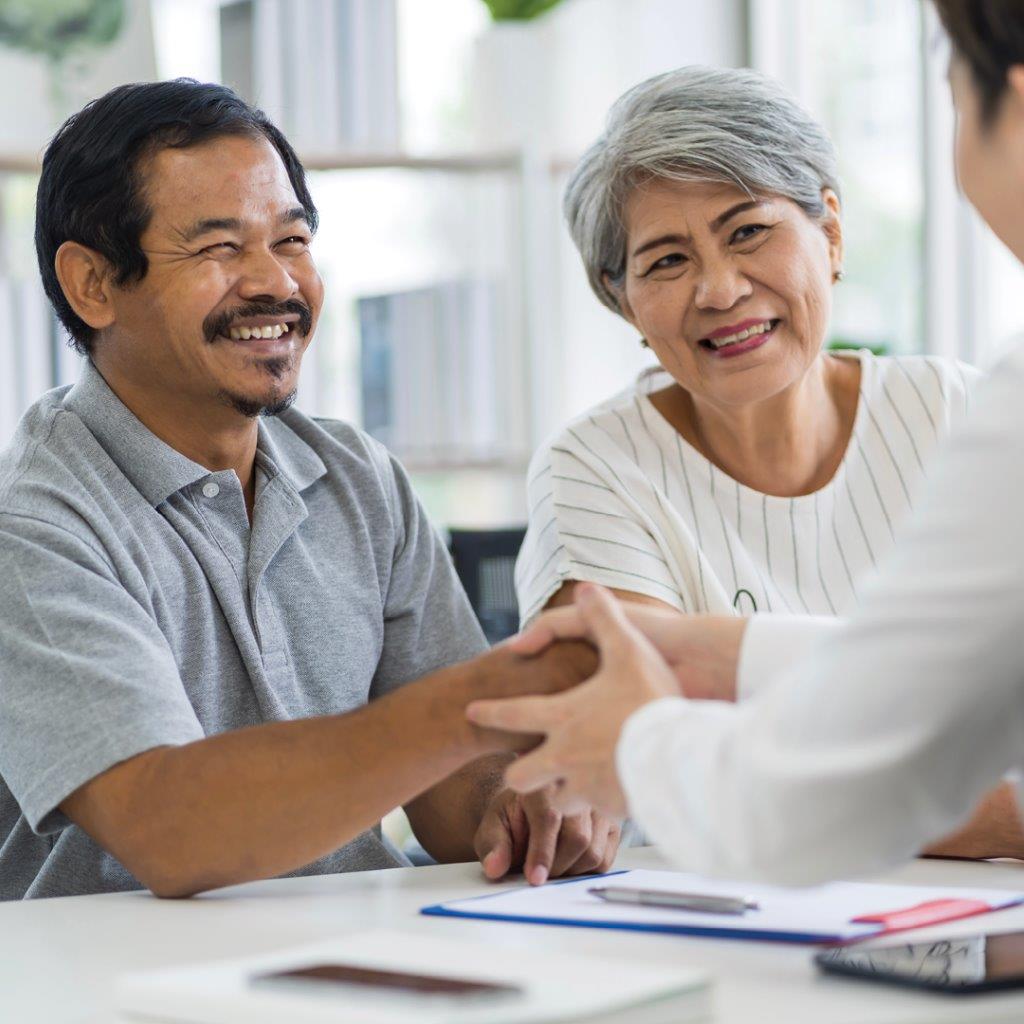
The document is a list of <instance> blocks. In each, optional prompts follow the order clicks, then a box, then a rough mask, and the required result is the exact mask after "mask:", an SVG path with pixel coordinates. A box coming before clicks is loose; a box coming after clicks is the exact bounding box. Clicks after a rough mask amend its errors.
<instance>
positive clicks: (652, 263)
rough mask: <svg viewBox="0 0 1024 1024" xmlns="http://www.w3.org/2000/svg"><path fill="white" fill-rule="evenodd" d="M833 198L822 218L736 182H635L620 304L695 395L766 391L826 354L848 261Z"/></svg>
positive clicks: (743, 397)
mask: <svg viewBox="0 0 1024 1024" xmlns="http://www.w3.org/2000/svg"><path fill="white" fill-rule="evenodd" d="M824 196H825V201H826V204H827V209H828V215H827V217H826V218H825V220H824V221H823V222H817V221H814V220H812V219H811V218H809V217H808V216H807V215H806V214H805V213H804V212H803V210H801V209H800V207H799V206H797V205H796V204H795V203H794V202H792V201H791V200H789V199H783V198H781V197H765V198H762V199H758V200H751V199H750V197H749V196H748V195H747V194H746V193H745V192H743V191H741V190H740V189H739V188H737V187H736V186H733V185H722V184H718V183H687V182H674V181H652V182H650V183H648V184H646V185H643V186H638V187H637V188H635V189H634V190H633V192H632V194H631V195H630V197H629V199H628V200H627V202H626V204H625V210H624V216H625V225H626V233H627V259H626V274H625V279H624V281H623V282H622V286H621V288H619V289H618V295H619V299H620V306H621V308H622V310H623V315H624V316H625V317H626V319H627V320H628V321H629V322H630V323H631V324H632V325H633V326H634V327H635V328H636V329H637V330H638V331H639V332H640V333H641V334H642V335H643V337H644V338H646V339H647V343H648V344H649V345H650V346H651V348H652V349H653V350H654V352H655V354H656V355H657V357H658V359H659V361H660V362H661V365H662V366H663V367H664V368H665V369H666V370H667V371H668V372H669V373H670V374H671V375H672V377H674V378H675V380H676V382H677V383H678V384H679V385H680V386H681V387H683V388H685V389H686V390H687V391H689V392H690V393H691V394H692V395H693V396H694V397H695V398H704V399H705V400H707V401H711V402H714V403H715V404H719V405H746V404H749V403H752V402H758V401H763V400H764V399H767V398H770V397H771V396H772V395H775V394H778V393H779V392H781V391H783V390H784V389H786V388H787V387H789V386H791V385H792V384H794V383H796V382H797V381H798V380H799V379H800V378H801V377H802V376H803V375H804V374H805V373H806V372H807V369H808V368H809V367H810V365H811V364H812V363H813V362H814V360H815V358H816V357H817V356H818V354H819V352H820V351H821V346H822V342H823V341H824V338H825V330H826V327H827V324H828V319H829V313H830V311H831V291H832V280H833V276H834V274H835V272H836V271H837V270H839V268H840V264H841V259H842V233H841V229H840V225H839V216H838V215H839V201H838V199H837V198H836V196H835V195H834V194H833V193H832V192H830V191H827V190H826V192H825V193H824ZM751 330H752V331H753V332H754V333H753V334H750V335H749V336H747V337H741V338H737V335H743V334H744V332H746V331H751Z"/></svg>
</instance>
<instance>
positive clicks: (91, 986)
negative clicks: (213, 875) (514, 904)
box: [0, 849, 1024, 1024]
mask: <svg viewBox="0 0 1024 1024" xmlns="http://www.w3.org/2000/svg"><path fill="white" fill-rule="evenodd" d="M618 866H620V867H652V866H660V862H659V860H658V858H657V855H656V854H655V852H654V851H653V850H650V849H639V850H636V849H634V850H627V851H624V852H623V854H622V855H621V856H620V858H619V862H618ZM879 880H880V881H892V882H901V883H908V884H925V885H929V884H932V885H964V886H992V887H994V888H1006V889H1024V865H1019V864H979V863H969V862H957V861H938V860H931V861H916V862H914V863H913V864H910V865H907V866H906V867H905V868H903V869H902V870H900V871H897V872H894V873H892V874H890V875H886V876H884V878H881V879H879ZM488 890H491V891H493V886H488V885H487V884H486V883H485V882H483V881H482V878H481V875H480V872H479V869H478V867H477V866H476V865H469V864H453V865H446V866H441V867H432V868H407V869H401V870H393V871H373V872H364V873H359V874H350V875H330V876H326V877H319V878H290V879H279V880H274V881H269V882H255V883H252V884H250V885H241V886H236V887H234V888H231V889H222V890H220V891H218V892H216V893H211V894H207V895H205V896H200V897H196V898H193V899H190V900H181V901H166V900H157V899H155V898H153V897H152V896H149V895H146V894H143V893H119V894H110V895H103V896H75V897H68V898H65V899H53V900H38V901H32V902H27V903H2V904H0V1021H2V1022H4V1024H7V1022H11V1024H15V1022H17V1024H22V1022H26V1024H28V1022H31V1024H49V1022H51V1021H52V1022H60V1024H85V1022H89V1024H112V1022H114V1021H118V1020H119V1019H120V1018H118V1017H117V1016H116V1014H115V1013H114V1010H113V1006H112V998H111V993H112V985H113V979H114V977H115V976H116V975H117V974H118V973H119V972H121V971H124V970H127V969H138V968H151V967H158V966H161V965H169V964H183V963H192V962H196V961H203V960H207V959H215V958H222V957H228V956H232V955H237V954H239V953H257V952H267V951H271V950H276V949H279V948H282V947H286V946H289V945H295V944H299V943H305V942H310V941H314V940H317V939H322V938H328V937H332V936H336V935H338V934H339V933H342V932H344V931H347V930H350V929H359V928H366V927H368V926H374V925H385V926H387V927H399V928H402V929H407V930H412V931H416V932H420V933H423V934H424V935H425V936H429V935H432V934H437V935H441V934H443V935H452V936H458V937H463V938H469V939H472V940H474V941H476V942H478V943H480V944H481V945H488V946H492V947H493V948H494V950H495V955H496V956H500V951H501V949H502V948H514V947H522V948H530V949H551V950H573V951H576V952H580V951H583V952H593V953H595V954H600V955H604V956H608V955H613V956H622V957H630V958H635V959H637V960H638V961H642V962H646V963H655V962H660V963H667V964H677V963H681V962H682V963H687V964H695V965H698V966H701V967H705V968H707V969H708V970H709V971H710V972H711V973H712V975H713V976H714V977H715V993H714V997H713V1003H714V1016H713V1018H712V1019H713V1020H714V1021H715V1022H717V1024H775V1022H785V1024H942V1022H947V1021H964V1022H966V1021H970V1022H972V1024H973V1022H975V1021H1005V1022H1011V1021H1012V1022H1020V1021H1024V990H1022V991H1021V992H1020V993H1019V994H1010V995H988V996H975V997H968V998H962V997H961V998H950V997H944V996H940V995H933V994H930V993H916V992H913V991H905V990H901V989H893V988H888V987H885V986H881V985H871V984H867V983H864V982H858V981H848V980H844V979H838V978H825V977H820V976H818V974H817V973H816V972H815V970H814V968H812V966H811V963H810V958H811V952H812V949H811V948H810V947H806V946H787V945H782V944H769V943H755V942H736V941H726V940H721V939H704V938H683V937H679V936H662V935H638V934H624V933H616V932H609V931H592V930H587V929H574V928H556V927H550V926H540V925H536V926H535V925H520V924H502V923H499V922H488V921H463V920H453V919H439V918H426V917H422V916H420V915H419V914H418V913H417V912H418V910H419V908H420V907H422V906H424V905H426V904H428V903H437V902H441V901H444V900H448V899H455V898H458V897H460V896H470V895H475V894H477V893H481V892H486V891H488ZM979 924H981V925H982V926H983V927H984V928H985V930H987V931H990V932H995V931H1011V930H1015V929H1024V907H1019V908H1013V909H1011V910H1006V911H1002V912H1000V913H999V914H995V915H992V916H991V917H987V918H979V919H977V920H976V921H975V922H973V923H972V922H970V921H964V922H959V923H958V924H957V925H956V926H950V925H947V926H946V928H945V929H944V930H943V931H942V932H941V934H950V932H951V931H952V929H953V928H954V927H956V928H957V930H958V931H959V932H960V933H961V934H967V933H969V932H970V931H972V930H975V929H976V928H977V927H978V925H979ZM916 934H918V935H922V936H924V935H926V934H929V933H926V932H924V931H921V932H918V933H916ZM932 934H939V932H938V930H935V931H934V932H933V933H932Z"/></svg>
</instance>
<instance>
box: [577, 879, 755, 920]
mask: <svg viewBox="0 0 1024 1024" xmlns="http://www.w3.org/2000/svg"><path fill="white" fill-rule="evenodd" d="M587 892H588V893H590V894H591V895H592V896H596V897H597V898H598V899H602V900H605V901H606V902H607V903H632V904H634V905H636V906H642V907H672V908H673V909H674V910H692V911H694V912H695V913H698V914H745V913H746V912H747V911H748V910H759V909H760V906H759V904H758V903H757V902H756V901H755V900H750V899H745V898H744V897H742V896H709V895H707V894H705V893H699V892H666V891H663V890H661V889H630V888H628V887H626V886H598V887H597V888H592V889H588V890H587Z"/></svg>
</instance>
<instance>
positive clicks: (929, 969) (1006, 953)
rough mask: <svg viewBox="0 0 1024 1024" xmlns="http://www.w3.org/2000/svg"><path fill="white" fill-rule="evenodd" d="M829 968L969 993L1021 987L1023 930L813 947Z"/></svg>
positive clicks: (889, 981) (847, 974)
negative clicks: (826, 948) (908, 940)
mask: <svg viewBox="0 0 1024 1024" xmlns="http://www.w3.org/2000/svg"><path fill="white" fill-rule="evenodd" d="M814 962H815V964H817V966H818V967H819V968H820V969H821V970H822V971H825V972H826V973H828V974H842V975H844V976H845V977H850V978H862V979H864V980H867V981H881V982H885V983H887V984H891V985H909V986H911V987H913V988H921V989H927V990H928V991H930V992H945V993H947V994H949V995H970V994H971V993H974V992H995V991H997V990H1000V989H1011V988H1022V987H1024V932H1006V933H1004V934H1002V935H969V936H967V937H965V938H956V939H935V940H932V941H930V942H906V941H904V942H900V943H895V942H894V943H886V944H881V943H880V944H879V945H877V946H876V945H871V946H863V945H854V946H843V947H840V948H836V949H829V950H826V951H824V952H822V953H818V954H817V955H816V956H815V957H814Z"/></svg>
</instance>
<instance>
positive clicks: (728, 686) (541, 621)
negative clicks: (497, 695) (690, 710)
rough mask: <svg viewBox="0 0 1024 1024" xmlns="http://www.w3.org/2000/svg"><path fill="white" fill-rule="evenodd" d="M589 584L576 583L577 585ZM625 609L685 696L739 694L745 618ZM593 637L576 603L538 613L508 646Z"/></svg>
mask: <svg viewBox="0 0 1024 1024" xmlns="http://www.w3.org/2000/svg"><path fill="white" fill-rule="evenodd" d="M586 586H587V584H582V583H578V584H576V587H577V590H579V589H580V588H585V587H586ZM622 614H623V615H624V616H625V617H626V619H628V620H629V622H630V623H632V625H633V626H634V627H636V629H637V630H638V631H639V632H640V633H642V634H643V635H644V636H645V637H646V638H647V639H648V640H649V641H650V642H651V643H652V644H653V645H654V647H655V649H656V650H657V651H658V653H659V654H660V655H661V656H662V658H664V660H665V661H666V662H667V663H668V665H669V667H670V668H671V669H672V671H673V672H674V673H675V676H676V679H677V680H678V685H679V690H680V691H681V692H682V694H683V695H684V696H686V697H692V698H694V699H702V700H729V701H733V700H735V699H736V669H737V665H738V663H739V654H740V646H741V644H742V642H743V634H744V632H745V631H746V628H747V620H746V619H744V618H735V617H732V616H726V615H684V614H683V613H682V612H677V611H674V610H672V609H669V608H658V607H652V606H651V605H645V604H636V603H633V602H624V603H623V604H622ZM588 636H590V633H589V627H588V624H587V620H586V618H585V616H584V614H583V611H582V609H581V608H580V607H579V606H578V605H577V604H571V605H565V606H563V607H561V608H555V609H553V610H552V611H549V612H545V613H544V614H543V615H541V616H539V617H538V618H537V619H536V621H535V622H534V623H533V625H532V626H530V627H529V629H527V630H525V631H524V632H522V633H520V634H519V636H516V637H513V638H512V639H511V640H509V641H508V642H507V643H506V644H505V645H504V646H505V647H507V648H508V649H509V650H510V651H515V652H516V653H517V654H523V655H536V654H538V653H540V652H541V651H544V650H546V649H547V648H548V646H549V645H550V644H552V643H555V642H556V641H566V640H578V639H581V638H586V637H588Z"/></svg>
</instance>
